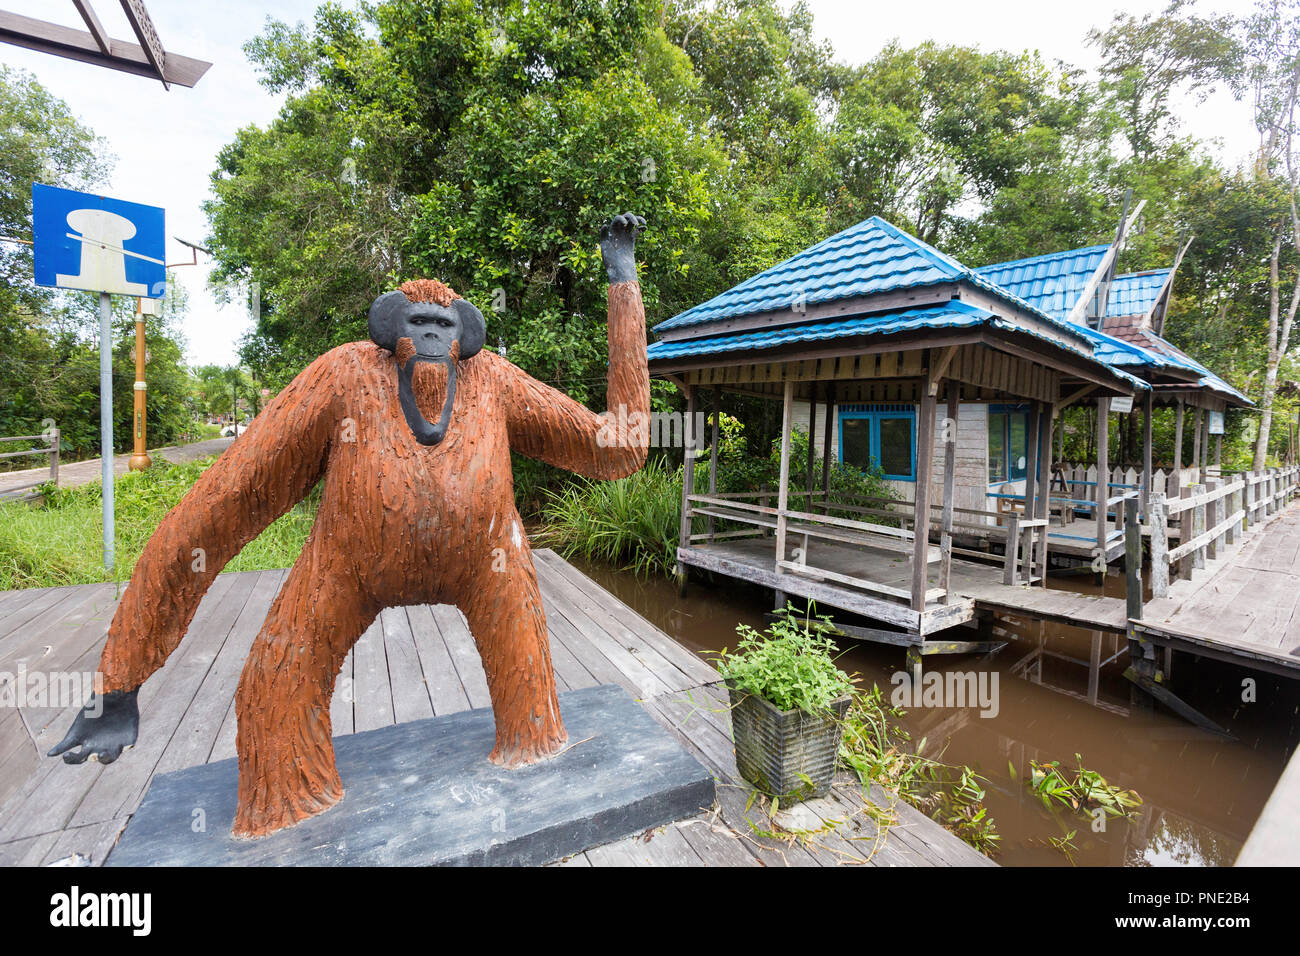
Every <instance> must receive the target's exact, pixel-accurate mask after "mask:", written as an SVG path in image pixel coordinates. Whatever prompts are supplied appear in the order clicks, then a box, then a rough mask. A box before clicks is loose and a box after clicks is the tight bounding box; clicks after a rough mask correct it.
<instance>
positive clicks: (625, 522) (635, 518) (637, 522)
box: [537, 459, 682, 574]
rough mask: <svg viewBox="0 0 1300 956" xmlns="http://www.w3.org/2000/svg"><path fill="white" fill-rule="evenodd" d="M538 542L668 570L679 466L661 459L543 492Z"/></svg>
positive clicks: (673, 551) (673, 553) (678, 506)
mask: <svg viewBox="0 0 1300 956" xmlns="http://www.w3.org/2000/svg"><path fill="white" fill-rule="evenodd" d="M545 495H546V498H545V502H544V504H543V505H542V518H543V520H544V521H545V522H546V526H545V528H543V530H542V531H541V533H540V534H539V535H538V536H537V539H538V544H541V545H543V546H547V547H553V548H556V549H557V550H558V551H559V552H560V553H561V554H563V555H564V556H565V557H570V556H572V555H574V554H578V555H581V556H582V557H584V558H587V559H589V560H591V559H595V560H600V561H605V562H608V563H610V564H613V565H616V566H618V567H621V568H630V569H633V570H635V571H636V572H637V573H638V574H645V573H649V572H651V571H657V572H660V573H663V574H668V573H670V572H671V571H672V568H673V565H674V564H675V563H676V560H677V532H678V528H679V525H680V524H681V516H682V472H681V469H680V468H678V469H674V468H673V467H672V466H671V465H669V464H668V463H667V462H666V461H664V460H663V459H653V460H651V461H650V462H649V463H648V464H647V465H646V466H645V467H644V468H642V469H641V470H640V471H638V472H636V473H634V474H632V475H629V476H628V477H626V478H619V479H617V480H615V481H588V480H586V479H580V480H578V481H575V482H572V483H570V484H569V485H567V486H566V487H564V488H563V489H561V490H560V491H547V492H545Z"/></svg>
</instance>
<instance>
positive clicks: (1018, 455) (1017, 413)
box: [989, 405, 1029, 485]
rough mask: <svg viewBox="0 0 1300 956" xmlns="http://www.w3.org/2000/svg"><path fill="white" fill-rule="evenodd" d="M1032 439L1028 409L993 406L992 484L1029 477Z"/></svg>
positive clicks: (1025, 406) (990, 412) (991, 442)
mask: <svg viewBox="0 0 1300 956" xmlns="http://www.w3.org/2000/svg"><path fill="white" fill-rule="evenodd" d="M1028 435H1029V406H1028V405H990V406H989V484H991V485H994V484H998V483H1000V482H1003V481H1019V480H1020V479H1021V478H1024V477H1025V468H1026V465H1027V463H1028V458H1029V442H1028Z"/></svg>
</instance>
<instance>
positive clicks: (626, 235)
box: [600, 212, 645, 285]
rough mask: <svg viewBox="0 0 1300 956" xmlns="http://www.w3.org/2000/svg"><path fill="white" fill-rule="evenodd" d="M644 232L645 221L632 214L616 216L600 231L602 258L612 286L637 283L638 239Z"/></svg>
mask: <svg viewBox="0 0 1300 956" xmlns="http://www.w3.org/2000/svg"><path fill="white" fill-rule="evenodd" d="M644 231H645V220H644V219H642V218H641V217H640V216H637V215H634V214H633V213H630V212H628V213H624V214H623V215H621V216H615V217H614V218H613V219H611V220H610V221H609V225H607V226H605V227H603V228H602V229H601V230H600V257H601V258H602V259H603V260H605V274H606V275H607V276H609V283H610V285H613V284H614V283H615V282H635V281H636V237H637V236H639V235H640V234H641V233H642V232H644Z"/></svg>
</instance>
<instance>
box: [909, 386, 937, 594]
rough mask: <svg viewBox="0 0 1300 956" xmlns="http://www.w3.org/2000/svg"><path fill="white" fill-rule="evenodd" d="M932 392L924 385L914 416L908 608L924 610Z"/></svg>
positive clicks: (932, 436) (931, 457)
mask: <svg viewBox="0 0 1300 956" xmlns="http://www.w3.org/2000/svg"><path fill="white" fill-rule="evenodd" d="M935 404H936V402H935V400H934V396H933V395H932V394H930V390H929V389H928V388H927V389H926V390H925V394H924V395H923V396H922V398H921V407H920V409H919V410H918V411H917V416H916V511H915V512H914V514H916V515H917V516H918V517H917V520H916V522H915V529H914V530H915V536H914V537H915V540H914V541H913V545H914V546H913V548H912V610H914V611H924V610H925V592H926V590H927V586H926V571H927V568H928V560H929V556H930V520H929V515H930V475H931V473H932V472H933V471H934V411H935Z"/></svg>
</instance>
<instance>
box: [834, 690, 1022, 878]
mask: <svg viewBox="0 0 1300 956" xmlns="http://www.w3.org/2000/svg"><path fill="white" fill-rule="evenodd" d="M905 716H906V711H903V710H901V709H899V708H897V707H894V706H892V705H890V704H888V703H887V702H886V701H885V697H884V694H883V693H882V692H881V690H880V688H879V687H878V686H875V685H873V686H872V688H871V690H870V691H865V690H858V691H856V692H855V693H854V695H853V701H852V702H851V703H850V704H849V710H848V713H847V714H846V715H845V719H844V724H845V733H844V738H843V740H842V742H841V744H840V754H839V761H840V764H841V765H842V766H844V767H846V768H848V769H849V770H852V771H853V772H854V773H855V774H856V775H857V777H858V780H859V781H861V783H862V784H863V785H864V786H868V785H870V784H871V783H872V782H875V783H879V784H880V785H881V786H883V787H887V788H888V789H890V790H893V791H895V792H896V793H897V794H898V795H899V796H900V797H901V798H902V799H904V800H906V801H907V802H908V803H910V804H912V805H913V806H915V807H917V808H918V809H920V810H922V811H923V812H925V813H927V814H929V816H930V817H931V818H932V819H934V820H936V821H938V822H939V823H941V824H942V825H943V826H944V828H945V829H947V830H949V831H951V832H952V833H954V834H956V835H957V836H959V837H960V838H961V839H962V840H964V841H965V842H966V843H968V844H969V845H970V846H972V847H974V848H975V849H977V850H979V851H980V852H981V853H985V854H989V855H992V854H993V853H995V852H996V851H997V848H998V844H999V842H1000V841H1001V839H1002V837H1001V835H1000V834H999V833H998V832H997V825H996V823H995V822H994V820H993V818H992V817H990V816H989V814H988V811H987V809H986V808H985V806H984V797H985V791H984V787H983V783H985V782H987V781H986V780H985V778H984V777H982V776H980V775H979V774H978V773H976V772H975V771H974V770H972V769H971V768H970V767H967V766H954V765H951V764H946V763H943V762H942V761H940V760H936V759H933V758H930V757H926V756H923V755H922V751H923V750H924V749H925V744H926V740H925V738H922V739H921V741H920V742H919V743H917V744H916V745H915V746H913V745H912V740H911V735H910V734H908V732H907V731H906V729H904V728H903V727H902V725H901V724H899V723H898V720H899V719H900V718H902V717H905Z"/></svg>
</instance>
